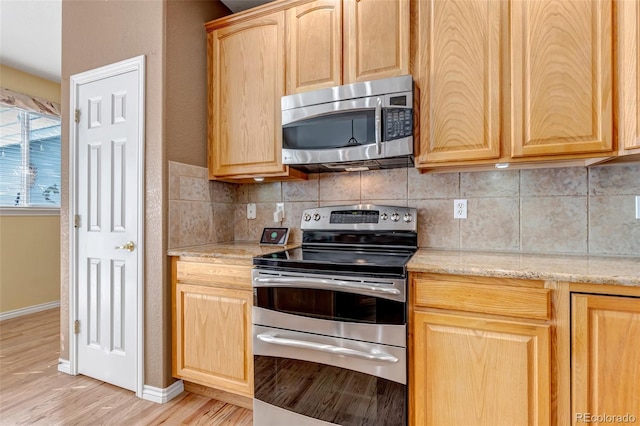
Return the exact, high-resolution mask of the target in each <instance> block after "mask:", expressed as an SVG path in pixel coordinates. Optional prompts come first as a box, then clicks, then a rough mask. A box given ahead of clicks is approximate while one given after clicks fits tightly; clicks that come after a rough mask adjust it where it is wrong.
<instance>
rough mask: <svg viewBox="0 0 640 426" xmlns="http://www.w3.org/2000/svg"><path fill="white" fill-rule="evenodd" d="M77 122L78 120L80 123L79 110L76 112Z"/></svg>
mask: <svg viewBox="0 0 640 426" xmlns="http://www.w3.org/2000/svg"><path fill="white" fill-rule="evenodd" d="M75 120H76V123H79V122H80V110H79V109H77V110H76V115H75Z"/></svg>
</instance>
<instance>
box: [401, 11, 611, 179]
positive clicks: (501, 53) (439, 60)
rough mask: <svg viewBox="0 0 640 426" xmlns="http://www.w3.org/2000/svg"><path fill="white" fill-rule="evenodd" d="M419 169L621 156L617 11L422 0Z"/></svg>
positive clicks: (417, 64)
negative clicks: (615, 107) (616, 132)
mask: <svg viewBox="0 0 640 426" xmlns="http://www.w3.org/2000/svg"><path fill="white" fill-rule="evenodd" d="M412 11H413V13H414V14H415V15H416V18H415V20H416V22H417V25H416V26H415V28H414V29H413V31H412V34H413V37H414V39H415V43H416V46H418V47H417V48H416V50H415V55H416V56H415V61H414V65H413V67H414V70H413V74H414V76H415V79H416V87H417V91H418V92H419V94H420V99H421V101H420V112H419V114H420V117H419V121H420V138H419V141H420V143H419V149H418V151H419V152H418V155H417V158H416V163H417V166H418V167H423V168H431V167H442V166H457V167H458V168H459V166H464V165H482V164H493V163H498V162H510V163H512V162H532V161H547V160H572V159H577V158H587V157H607V156H611V155H613V153H614V152H613V150H614V146H613V127H612V126H613V114H612V93H613V87H612V75H611V70H612V67H611V60H612V33H613V29H612V22H613V19H612V18H613V15H612V5H611V2H610V1H609V0H598V1H587V0H580V1H571V2H567V1H563V0H539V1H522V0H518V1H511V2H506V1H500V0H482V1H459V0H451V1H446V2H445V1H438V0H427V1H422V0H415V1H414V2H413V3H412Z"/></svg>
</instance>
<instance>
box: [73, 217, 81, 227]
mask: <svg viewBox="0 0 640 426" xmlns="http://www.w3.org/2000/svg"><path fill="white" fill-rule="evenodd" d="M73 227H74V228H76V229H78V228H80V215H79V214H77V215H75V216H73Z"/></svg>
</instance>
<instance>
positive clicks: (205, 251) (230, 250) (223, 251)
mask: <svg viewBox="0 0 640 426" xmlns="http://www.w3.org/2000/svg"><path fill="white" fill-rule="evenodd" d="M298 245H299V244H290V245H287V246H286V247H283V246H261V245H260V244H258V243H252V242H248V241H234V242H226V243H216V244H207V245H202V246H192V247H180V248H175V249H170V250H169V252H168V254H169V256H181V257H209V258H219V259H246V260H247V261H249V262H251V261H252V259H253V258H254V257H255V256H260V255H262V254H269V253H273V252H276V251H280V250H284V249H285V248H292V247H296V246H298Z"/></svg>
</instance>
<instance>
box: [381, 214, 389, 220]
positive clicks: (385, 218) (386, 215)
mask: <svg viewBox="0 0 640 426" xmlns="http://www.w3.org/2000/svg"><path fill="white" fill-rule="evenodd" d="M380 219H382V220H387V219H389V215H388V214H386V213H382V214H381V215H380Z"/></svg>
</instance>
